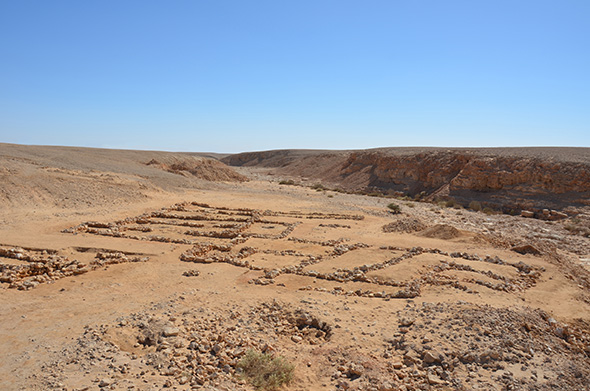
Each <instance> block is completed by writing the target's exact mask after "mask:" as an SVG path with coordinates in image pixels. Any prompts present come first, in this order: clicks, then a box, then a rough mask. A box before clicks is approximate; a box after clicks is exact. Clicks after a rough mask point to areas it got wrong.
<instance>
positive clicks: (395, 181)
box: [222, 148, 590, 213]
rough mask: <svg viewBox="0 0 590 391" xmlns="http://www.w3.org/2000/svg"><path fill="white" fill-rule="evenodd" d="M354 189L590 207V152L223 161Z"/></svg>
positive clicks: (272, 154) (439, 152)
mask: <svg viewBox="0 0 590 391" xmlns="http://www.w3.org/2000/svg"><path fill="white" fill-rule="evenodd" d="M222 161H224V162H225V163H227V164H229V165H231V166H246V167H263V168H267V169H269V170H270V171H271V172H273V173H275V174H278V175H283V176H289V177H292V178H304V179H305V180H316V181H320V182H322V183H324V184H330V185H331V186H332V187H339V188H342V189H346V190H354V191H359V190H362V191H367V192H372V191H373V192H374V191H379V192H382V193H384V194H395V195H402V196H404V195H405V196H409V197H412V198H415V197H420V198H424V199H435V198H440V199H452V200H454V201H456V202H458V203H461V204H463V205H464V206H467V205H468V204H469V203H470V202H471V201H478V202H479V203H480V204H482V205H483V206H484V207H485V206H487V207H491V208H493V209H497V210H503V211H504V212H512V213H520V211H521V210H523V209H525V210H531V211H534V212H536V213H539V212H540V211H541V210H542V209H546V208H549V209H558V210H562V209H565V208H567V207H570V206H583V205H589V204H590V148H480V149H476V148H378V149H371V150H359V151H298V150H280V151H266V152H248V153H242V154H237V155H231V156H227V157H225V158H223V159H222Z"/></svg>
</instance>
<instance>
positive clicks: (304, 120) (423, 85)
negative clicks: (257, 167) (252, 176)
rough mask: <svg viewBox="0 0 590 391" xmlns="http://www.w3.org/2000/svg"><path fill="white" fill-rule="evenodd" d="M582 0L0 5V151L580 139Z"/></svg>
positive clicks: (584, 48)
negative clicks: (10, 146)
mask: <svg viewBox="0 0 590 391" xmlns="http://www.w3.org/2000/svg"><path fill="white" fill-rule="evenodd" d="M589 21H590V1H587V0H581V1H568V0H562V1H544V0H535V1H526V0H520V1H519V0H516V1H515V0H511V1H503V0H494V1H491V0H490V1H483V0H482V1H473V0H465V1H454V0H446V1H440V0H423V1H419V0H417V1H410V0H406V1H397V0H387V1H377V0H375V1H371V0H369V1H349V0H314V1H307V0H298V1H277V0H272V1H264V0H263V1H243V0H234V1H229V0H215V1H209V0H190V1H188V0H187V1H167V2H164V1H151V0H142V1H133V0H125V1H66V0H56V1H45V0H44V1H27V0H19V1H8V0H2V1H0V49H1V52H0V53H1V54H0V142H11V143H23V144H49V145H78V146H94V147H108V148H129V149H161V150H173V151H214V152H239V151H249V150H265V149H279V148H322V149H357V148H370V147H383V146H544V145H555V146H585V147H590V23H589Z"/></svg>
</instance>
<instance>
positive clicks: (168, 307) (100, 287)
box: [0, 170, 590, 390]
mask: <svg viewBox="0 0 590 391" xmlns="http://www.w3.org/2000/svg"><path fill="white" fill-rule="evenodd" d="M109 173H111V175H114V177H115V179H119V178H121V175H123V174H121V173H120V172H119V173H116V172H115V173H113V171H109ZM243 173H244V174H247V175H249V176H251V177H252V178H254V179H253V180H252V181H250V182H246V183H224V184H211V185H210V186H209V185H208V184H207V183H206V182H198V185H193V186H192V188H191V187H190V186H186V187H185V188H180V186H177V187H170V188H166V189H162V188H161V187H158V188H150V187H149V186H147V187H146V188H142V189H141V194H142V195H143V196H142V197H141V198H139V199H134V198H133V197H132V196H131V197H129V196H127V197H123V196H121V198H120V199H119V201H117V202H113V203H112V205H110V206H109V205H108V202H102V201H101V202H98V203H94V204H93V203H91V204H90V205H82V204H81V203H79V202H77V203H76V204H75V205H74V206H72V205H69V204H67V202H66V203H64V202H55V199H56V198H55V197H54V198H51V197H47V199H51V200H52V201H51V202H42V201H40V199H41V198H36V199H35V200H36V201H35V202H23V203H22V204H21V205H18V204H17V205H15V203H14V202H11V203H8V202H7V203H6V204H4V205H3V208H2V215H1V220H2V222H3V223H2V224H1V225H0V251H1V250H2V249H3V250H4V252H3V253H0V254H3V255H0V264H1V265H16V266H19V265H20V266H22V265H25V264H36V265H37V266H38V265H41V264H42V265H50V264H51V265H53V266H52V267H53V269H46V270H45V272H44V273H43V274H44V275H43V274H41V272H34V271H33V269H32V268H31V269H26V270H25V271H23V269H19V270H20V273H21V275H16V274H15V273H13V272H12V271H14V270H15V269H11V268H7V267H6V266H3V267H4V269H3V273H4V274H3V275H4V276H5V277H6V276H9V277H10V276H12V277H10V278H12V279H11V280H10V281H9V280H8V279H5V280H4V283H2V284H0V295H1V296H2V300H0V311H1V313H2V317H1V318H0V330H1V333H0V350H1V351H2V352H4V354H3V357H2V359H1V361H0V389H3V390H19V389H23V390H30V389H32V390H49V389H56V390H93V389H96V390H98V389H117V390H128V389H129V390H131V389H133V390H155V389H163V388H170V389H179V390H190V389H210V390H216V389H218V390H242V389H243V390H251V389H253V388H252V386H251V385H249V383H248V382H247V380H245V379H244V378H242V377H240V376H238V375H237V374H236V364H237V362H239V359H240V358H241V357H242V356H243V354H244V352H245V351H246V350H248V349H254V350H258V351H264V352H269V353H272V354H276V355H282V356H284V357H286V358H287V359H288V360H289V361H290V362H292V363H293V364H294V365H295V372H294V380H293V381H292V382H291V384H290V385H289V386H288V387H287V389H292V390H335V389H359V390H361V389H362V390H372V389H374V390H398V389H399V390H412V389H448V390H451V389H482V390H493V389H498V390H501V389H555V388H558V389H574V390H583V389H587V385H588V384H590V358H589V357H590V345H589V343H590V337H589V334H588V333H589V331H590V285H589V284H590V278H589V277H588V271H587V270H586V269H584V264H585V262H587V260H588V259H589V258H590V255H589V254H590V251H588V248H589V243H588V241H589V240H588V239H587V238H584V237H580V236H574V235H568V232H567V231H564V228H563V224H561V225H559V224H547V223H545V222H541V221H537V220H532V219H524V218H521V217H510V216H488V215H485V214H483V213H475V212H469V211H465V210H454V209H445V208H440V207H437V206H433V205H431V204H422V203H403V202H399V203H400V205H401V206H402V214H401V215H393V214H391V213H389V212H388V209H387V207H386V205H387V204H388V203H389V202H391V201H392V200H390V199H382V198H373V197H366V196H356V195H348V194H340V193H334V192H326V191H315V190H312V189H309V188H304V187H295V186H284V185H279V184H278V183H277V181H276V180H274V179H273V180H272V181H271V180H269V179H270V178H268V177H256V176H255V175H253V173H252V172H247V171H246V170H244V171H243ZM70 175H71V176H70V179H71V178H72V177H75V175H74V174H71V173H70ZM165 175H167V174H165ZM166 178H167V177H166ZM173 179H174V178H173ZM115 182H117V181H116V180H115ZM111 186H112V187H113V192H114V193H115V194H119V193H117V191H118V189H119V190H120V188H126V187H125V186H127V185H126V184H125V183H123V184H120V185H117V184H113V185H111ZM99 190H100V191H101V193H100V196H101V197H104V199H105V200H107V201H108V197H109V194H108V192H106V191H104V190H103V187H101V188H100V189H98V190H96V191H99ZM68 205H69V206H68ZM138 216H139V218H138ZM399 221H404V222H406V223H407V222H410V223H411V222H412V221H414V222H419V223H420V224H414V225H415V226H416V227H419V228H421V229H420V230H418V231H416V232H412V229H411V226H412V224H409V226H410V228H409V229H406V230H403V229H399V230H396V229H395V227H397V226H403V227H406V228H407V226H408V224H406V225H403V224H401V223H397V222H399ZM97 222H98V223H99V224H97ZM391 223H394V224H393V227H394V229H390V230H389V231H390V232H385V231H384V230H383V229H382V227H383V226H385V225H387V224H391ZM183 224H184V225H183ZM191 224H192V225H191ZM396 224H397V225H396ZM424 227H429V228H430V231H428V232H426V233H425V231H424V230H423V229H422V228H424ZM433 227H434V228H433ZM449 227H454V228H455V229H454V230H453V229H450V228H449ZM543 230H545V231H547V232H545V234H546V235H545V236H543V235H538V234H539V233H543V232H544V231H543ZM386 231H387V230H386ZM189 232H190V233H189ZM531 233H536V234H537V235H531ZM527 244H529V245H532V246H533V248H534V249H535V250H536V251H538V252H539V254H531V253H527V251H521V252H524V254H521V253H519V252H516V251H513V250H511V248H512V247H514V246H519V245H527ZM11 251H12V252H11ZM528 252H530V251H528ZM17 254H21V255H17ZM100 254H103V257H104V256H107V258H101V255H100ZM104 254H107V255H104ZM108 254H117V255H116V256H115V255H113V257H114V258H108V256H109V255H108ZM27 257H28V258H27ZM52 257H53V258H52ZM60 257H61V258H60ZM101 259H102V261H100V260H101ZM105 259H106V260H107V261H105ZM111 259H112V260H113V261H112V262H110V261H108V260H111ZM66 260H67V261H66ZM73 260H77V261H78V263H77V264H72V263H71V261H73ZM51 262H53V263H51ZM60 262H61V263H60ZM68 262H70V263H68ZM66 264H67V265H69V266H64V265H66ZM44 267H45V266H44ZM68 267H69V268H68ZM187 272H190V273H187ZM10 273H12V274H10ZM27 273H28V274H27ZM17 274H18V273H17ZM186 274H188V276H187V275H186ZM191 274H192V275H191ZM40 275H41V277H39V276H40ZM7 278H8V277H7ZM19 288H21V289H19Z"/></svg>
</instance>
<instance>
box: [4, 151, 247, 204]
mask: <svg viewBox="0 0 590 391" xmlns="http://www.w3.org/2000/svg"><path fill="white" fill-rule="evenodd" d="M218 157H219V156H216V155H211V154H196V153H172V152H159V151H128V150H108V149H97V148H77V147H59V146H29V145H17V144H3V143H0V183H1V184H2V186H0V208H4V207H22V205H39V204H45V203H49V204H50V205H54V206H60V207H67V208H71V207H79V206H80V205H84V206H99V205H102V206H105V205H110V206H112V205H113V204H114V203H129V202H136V201H138V200H145V199H146V198H149V195H148V194H154V192H156V193H157V192H177V191H183V190H185V189H190V188H199V187H203V186H204V185H205V184H207V183H210V182H239V181H244V180H246V178H245V177H244V176H242V175H241V174H238V173H237V172H236V171H235V170H234V169H233V168H231V167H228V166H226V165H225V164H223V163H221V162H220V161H219V160H218V159H216V158H218Z"/></svg>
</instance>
